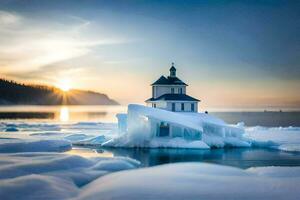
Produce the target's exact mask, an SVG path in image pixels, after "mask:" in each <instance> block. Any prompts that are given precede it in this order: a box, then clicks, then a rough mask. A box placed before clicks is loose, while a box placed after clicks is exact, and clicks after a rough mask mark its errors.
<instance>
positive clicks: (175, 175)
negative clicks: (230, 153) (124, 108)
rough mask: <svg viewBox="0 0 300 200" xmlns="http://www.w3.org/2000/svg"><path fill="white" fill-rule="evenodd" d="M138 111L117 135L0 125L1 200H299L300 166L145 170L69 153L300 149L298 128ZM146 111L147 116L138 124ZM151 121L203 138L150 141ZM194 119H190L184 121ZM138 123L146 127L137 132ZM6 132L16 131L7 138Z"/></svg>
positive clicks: (128, 162)
mask: <svg viewBox="0 0 300 200" xmlns="http://www.w3.org/2000/svg"><path fill="white" fill-rule="evenodd" d="M137 107H138V108H137ZM137 107H136V106H130V108H131V109H134V111H136V112H134V113H131V114H132V115H123V116H121V118H122V117H123V118H124V119H126V118H127V117H128V118H127V119H126V120H132V121H131V123H132V124H131V125H130V126H128V127H127V126H126V127H125V128H124V127H123V130H125V132H126V133H124V132H122V133H119V132H118V131H117V124H112V123H94V122H91V123H90V122H82V123H74V124H71V123H70V124H59V123H41V122H26V123H24V122H0V136H1V139H0V197H1V199H175V200H176V199H207V200H209V199H275V200H276V199H299V196H300V192H299V189H298V188H299V184H300V167H272V166H269V167H258V168H249V169H246V170H242V169H237V168H232V167H225V166H219V165H212V164H205V163H178V164H168V165H161V166H157V167H151V168H142V169H141V168H139V167H140V163H139V161H136V160H133V159H130V158H125V157H110V158H104V157H92V158H86V157H82V156H78V155H71V154H67V153H68V152H64V151H67V150H69V149H70V148H72V144H84V145H100V144H102V143H105V142H106V143H110V145H111V146H115V147H118V146H121V147H137V146H140V147H153V148H160V147H165V148H170V147H171V148H201V149H209V148H211V147H219V148H224V147H264V148H272V149H278V150H282V151H300V128H299V127H285V128H281V127H273V128H266V127H246V128H245V129H244V128H243V127H244V125H243V124H242V123H240V124H238V125H236V126H230V125H227V124H225V123H224V122H223V121H222V120H220V119H217V118H214V117H212V116H210V115H207V114H199V115H198V114H193V113H181V114H179V115H178V113H173V114H175V115H173V114H171V116H165V114H166V113H165V112H164V111H162V112H160V113H156V112H155V113H152V111H153V109H151V108H150V110H148V109H147V111H145V112H144V109H143V107H139V106H137ZM136 108H137V110H135V109H136ZM154 111H155V110H154ZM154 111H153V112H154ZM140 113H142V116H143V117H141V118H135V117H137V115H138V116H139V114H140ZM136 114H137V115H136ZM144 115H145V116H146V118H145V117H144ZM160 115H162V116H160ZM148 117H149V118H151V117H152V118H159V117H163V119H164V120H170V121H172V123H174V124H179V125H183V126H184V127H185V128H189V129H194V128H197V127H198V128H199V129H197V130H200V128H202V129H201V130H202V137H201V140H200V139H198V140H193V139H185V138H183V137H174V138H167V137H161V138H158V137H156V138H151V137H149V138H151V139H149V138H148V136H151V135H150V132H147V131H148V126H147V123H146V122H147V120H146V119H147V118H148ZM198 117H199V118H198ZM191 118H193V119H191ZM135 119H136V120H138V121H135ZM188 119H191V120H189V121H188V123H185V121H184V120H188ZM196 119H197V120H196ZM126 120H125V121H126ZM175 120H176V123H175ZM137 122H142V123H141V124H139V125H142V126H138V125H137V126H135V123H137ZM126 125H127V124H126ZM8 128H15V129H17V130H18V131H17V132H6V130H7V129H8ZM127 130H128V132H127ZM243 130H245V133H244V132H243ZM111 138H114V139H113V140H109V139H111ZM108 140H109V142H107V141H108ZM58 152H60V153H58ZM137 168H138V169H137Z"/></svg>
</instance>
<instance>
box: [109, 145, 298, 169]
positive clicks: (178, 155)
mask: <svg viewBox="0 0 300 200" xmlns="http://www.w3.org/2000/svg"><path fill="white" fill-rule="evenodd" d="M105 150H106V151H110V152H112V154H113V155H114V156H125V157H130V158H133V159H136V160H139V161H140V162H141V163H142V166H145V167H148V166H155V165H160V164H167V163H175V162H206V163H214V164H221V165H228V166H233V167H239V168H249V167H262V166H300V154H299V153H290V152H282V151H277V150H272V149H253V148H249V149H248V148H232V149H211V150H197V149H194V150H193V149H125V148H121V149H120V148H118V149H117V148H116V149H111V148H109V149H107V148H105Z"/></svg>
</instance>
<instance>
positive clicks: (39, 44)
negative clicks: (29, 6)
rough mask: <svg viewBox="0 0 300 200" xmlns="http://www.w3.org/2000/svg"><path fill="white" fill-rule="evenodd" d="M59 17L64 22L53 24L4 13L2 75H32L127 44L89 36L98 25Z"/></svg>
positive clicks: (0, 17)
mask: <svg viewBox="0 0 300 200" xmlns="http://www.w3.org/2000/svg"><path fill="white" fill-rule="evenodd" d="M59 17H60V20H52V21H51V20H45V19H35V18H32V17H31V18H30V17H26V16H21V15H18V14H16V13H12V12H7V11H0V24H5V26H0V73H2V74H15V75H17V74H22V73H32V72H34V71H39V70H40V69H42V68H43V67H44V66H50V65H52V64H55V63H59V62H63V61H66V60H70V59H73V58H78V57H80V56H84V55H86V54H89V53H90V52H91V51H93V49H94V48H95V47H99V46H103V45H116V44H121V43H124V42H126V40H125V39H121V38H114V37H101V34H100V33H99V34H95V33H93V35H91V34H89V33H90V32H92V31H93V27H92V26H93V25H95V24H93V23H92V22H90V21H88V20H84V19H82V18H79V17H76V16H68V15H66V16H59ZM20 21H22V23H20ZM62 22H64V23H62ZM95 35H97V36H96V37H95ZM44 69H45V68H44Z"/></svg>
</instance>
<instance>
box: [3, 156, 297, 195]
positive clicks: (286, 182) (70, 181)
mask: <svg viewBox="0 0 300 200" xmlns="http://www.w3.org/2000/svg"><path fill="white" fill-rule="evenodd" d="M0 163H1V165H0V197H1V199H6V200H9V199H71V198H72V199H273V200H274V199H299V196H300V191H299V188H298V187H299V184H300V167H262V168H250V169H247V170H241V169H236V168H232V167H225V166H218V165H211V164H204V163H182V164H168V165H161V166H157V167H151V168H140V169H135V168H137V167H138V165H139V163H138V162H137V161H135V160H132V159H128V158H89V159H88V158H83V157H80V156H72V155H65V154H60V153H13V154H1V155H0ZM121 170H125V171H121ZM117 171H121V172H117ZM104 175H105V176H104Z"/></svg>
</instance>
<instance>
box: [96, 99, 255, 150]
mask: <svg viewBox="0 0 300 200" xmlns="http://www.w3.org/2000/svg"><path fill="white" fill-rule="evenodd" d="M117 118H118V136H117V137H115V138H113V139H111V140H109V141H107V142H104V143H103V144H102V145H103V146H110V147H149V148H159V147H166V148H168V147H170V148H198V149H209V148H212V147H215V148H223V147H226V146H229V147H250V146H251V142H250V141H248V140H246V139H245V138H244V137H243V135H244V132H245V131H244V128H243V126H242V125H241V124H238V125H236V126H233V125H228V124H226V123H225V122H224V121H223V120H221V119H219V118H216V117H213V116H211V115H209V114H206V113H194V112H171V111H166V110H162V109H158V108H152V107H146V106H142V105H136V104H130V105H129V106H128V112H127V114H118V115H117Z"/></svg>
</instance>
